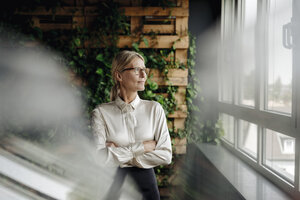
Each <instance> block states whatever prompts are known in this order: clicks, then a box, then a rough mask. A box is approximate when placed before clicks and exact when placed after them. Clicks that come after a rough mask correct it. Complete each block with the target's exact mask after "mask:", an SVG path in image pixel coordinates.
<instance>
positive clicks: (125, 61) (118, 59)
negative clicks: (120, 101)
mask: <svg viewBox="0 0 300 200" xmlns="http://www.w3.org/2000/svg"><path fill="white" fill-rule="evenodd" d="M134 58H140V59H141V60H142V61H144V62H145V60H144V58H143V56H142V55H141V54H139V53H137V52H135V51H128V50H123V51H120V52H119V53H118V54H117V55H116V56H115V57H114V59H113V61H112V65H111V75H112V78H113V86H112V88H111V91H110V100H111V101H114V100H115V99H116V98H117V96H118V94H119V90H120V83H119V82H118V81H117V78H116V72H121V71H122V70H123V69H124V68H125V67H126V66H127V65H129V64H130V63H131V61H132V60H133V59H134Z"/></svg>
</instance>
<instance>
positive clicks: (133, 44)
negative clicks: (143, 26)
mask: <svg viewBox="0 0 300 200" xmlns="http://www.w3.org/2000/svg"><path fill="white" fill-rule="evenodd" d="M132 48H133V49H134V50H135V51H138V50H139V45H138V43H136V42H134V43H132Z"/></svg>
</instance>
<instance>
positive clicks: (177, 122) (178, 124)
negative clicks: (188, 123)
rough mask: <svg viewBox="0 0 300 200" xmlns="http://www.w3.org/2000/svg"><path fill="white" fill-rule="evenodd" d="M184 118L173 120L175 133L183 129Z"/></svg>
mask: <svg viewBox="0 0 300 200" xmlns="http://www.w3.org/2000/svg"><path fill="white" fill-rule="evenodd" d="M184 124H185V118H176V119H174V131H175V132H177V131H178V129H184V128H185V126H184Z"/></svg>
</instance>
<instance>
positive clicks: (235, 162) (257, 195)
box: [197, 143, 291, 200]
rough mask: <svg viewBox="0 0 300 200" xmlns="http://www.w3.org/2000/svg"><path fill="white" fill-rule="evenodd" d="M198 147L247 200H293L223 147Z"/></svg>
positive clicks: (205, 145)
mask: <svg viewBox="0 0 300 200" xmlns="http://www.w3.org/2000/svg"><path fill="white" fill-rule="evenodd" d="M197 147H198V149H199V150H200V151H201V152H202V153H203V154H204V156H205V157H206V158H207V159H208V160H209V161H210V162H211V164H212V165H213V166H214V167H215V168H216V169H217V170H218V171H219V172H220V173H221V174H222V175H223V176H224V177H225V178H226V179H227V180H228V181H229V182H230V184H231V185H232V186H233V187H234V188H235V189H236V190H237V191H238V192H239V193H240V194H241V195H242V196H243V197H244V198H245V199H260V200H269V199H276V200H281V199H282V200H288V199H291V197H289V196H288V195H287V194H286V193H284V192H283V191H282V190H280V189H279V188H278V187H277V186H275V185H274V184H273V183H271V182H270V181H269V180H268V179H266V178H265V177H264V176H262V175H261V174H259V173H258V172H256V171H255V170H254V169H252V168H251V167H250V166H248V165H247V164H245V163H244V162H243V161H242V160H241V159H239V158H238V157H236V156H234V155H233V154H232V153H230V152H229V151H228V150H227V149H226V148H224V147H223V146H221V145H212V144H204V143H201V144H198V145H197Z"/></svg>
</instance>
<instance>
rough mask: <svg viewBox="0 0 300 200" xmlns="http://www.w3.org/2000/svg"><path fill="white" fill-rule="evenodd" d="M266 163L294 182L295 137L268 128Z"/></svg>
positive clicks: (265, 146)
mask: <svg viewBox="0 0 300 200" xmlns="http://www.w3.org/2000/svg"><path fill="white" fill-rule="evenodd" d="M264 148H265V150H264V164H265V165H266V166H267V167H270V168H271V169H273V170H274V171H276V172H277V173H278V174H279V175H282V176H284V177H286V178H287V179H288V180H290V181H291V182H294V170H295V138H292V137H289V136H287V135H283V134H281V133H278V132H276V131H272V130H269V129H266V134H265V145H264Z"/></svg>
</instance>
